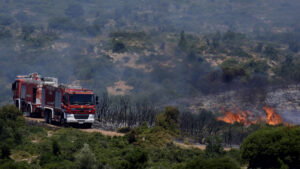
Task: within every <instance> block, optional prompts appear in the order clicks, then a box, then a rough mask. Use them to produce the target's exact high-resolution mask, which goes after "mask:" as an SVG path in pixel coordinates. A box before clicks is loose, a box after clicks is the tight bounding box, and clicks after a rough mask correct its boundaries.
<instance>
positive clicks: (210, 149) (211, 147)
mask: <svg viewBox="0 0 300 169" xmlns="http://www.w3.org/2000/svg"><path fill="white" fill-rule="evenodd" d="M207 143H208V144H207V146H206V148H205V154H206V156H207V157H210V158H212V157H213V158H214V157H217V156H219V155H222V154H224V148H223V146H222V139H221V138H219V137H210V138H208V139H207Z"/></svg>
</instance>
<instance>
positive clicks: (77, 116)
mask: <svg viewBox="0 0 300 169" xmlns="http://www.w3.org/2000/svg"><path fill="white" fill-rule="evenodd" d="M74 117H75V119H88V118H89V115H88V114H74Z"/></svg>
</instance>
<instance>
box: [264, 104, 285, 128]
mask: <svg viewBox="0 0 300 169" xmlns="http://www.w3.org/2000/svg"><path fill="white" fill-rule="evenodd" d="M263 109H264V110H265V112H266V122H267V123H268V124H270V125H278V124H281V123H282V118H281V117H280V115H279V114H277V113H276V112H275V111H274V109H273V108H271V107H267V106H265V107H263Z"/></svg>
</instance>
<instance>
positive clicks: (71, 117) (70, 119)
mask: <svg viewBox="0 0 300 169" xmlns="http://www.w3.org/2000/svg"><path fill="white" fill-rule="evenodd" d="M94 121H95V115H94V114H89V116H88V118H87V119H77V118H75V116H74V114H66V122H67V123H78V124H85V123H94Z"/></svg>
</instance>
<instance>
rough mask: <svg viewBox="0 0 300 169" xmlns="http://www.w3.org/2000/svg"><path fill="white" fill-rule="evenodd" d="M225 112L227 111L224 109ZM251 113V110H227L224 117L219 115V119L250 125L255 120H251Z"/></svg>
mask: <svg viewBox="0 0 300 169" xmlns="http://www.w3.org/2000/svg"><path fill="white" fill-rule="evenodd" d="M223 112H225V111H224V110H223ZM250 115H251V112H249V111H246V112H245V111H239V110H238V111H237V112H232V111H227V112H225V115H224V116H223V117H218V120H220V121H224V122H226V123H230V124H234V123H235V122H237V123H241V124H244V125H250V124H254V123H255V122H254V121H250V120H249V116H250Z"/></svg>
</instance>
